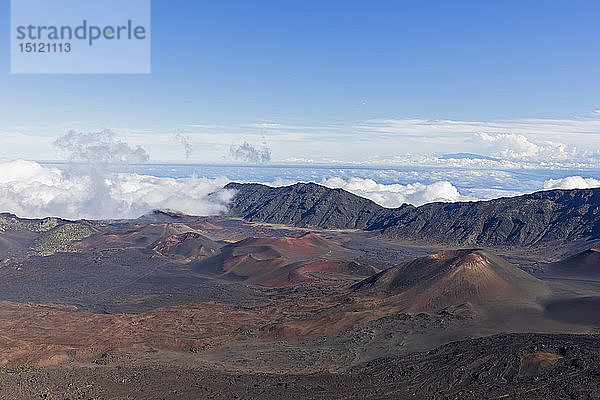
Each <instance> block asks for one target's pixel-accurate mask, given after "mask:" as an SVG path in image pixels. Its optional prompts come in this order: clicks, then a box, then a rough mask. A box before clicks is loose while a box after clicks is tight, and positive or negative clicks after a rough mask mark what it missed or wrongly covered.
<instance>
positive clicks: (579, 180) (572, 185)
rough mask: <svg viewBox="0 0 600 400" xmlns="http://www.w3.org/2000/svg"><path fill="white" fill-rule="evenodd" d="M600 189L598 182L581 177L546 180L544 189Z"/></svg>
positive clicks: (599, 181)
mask: <svg viewBox="0 0 600 400" xmlns="http://www.w3.org/2000/svg"><path fill="white" fill-rule="evenodd" d="M597 187H600V180H598V179H594V178H584V177H582V176H567V177H566V178H561V179H548V180H547V181H545V182H544V189H547V190H550V189H590V188H597Z"/></svg>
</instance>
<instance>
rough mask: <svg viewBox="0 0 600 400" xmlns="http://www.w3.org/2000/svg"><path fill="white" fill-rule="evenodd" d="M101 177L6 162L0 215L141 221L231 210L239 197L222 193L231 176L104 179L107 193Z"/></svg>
mask: <svg viewBox="0 0 600 400" xmlns="http://www.w3.org/2000/svg"><path fill="white" fill-rule="evenodd" d="M95 179H97V177H96V176H92V175H79V174H72V173H68V172H66V171H61V170H59V169H57V168H48V167H45V166H42V165H40V164H38V163H35V162H32V161H24V160H16V161H4V162H0V211H2V212H11V213H14V214H16V215H18V216H20V217H29V218H39V217H46V216H59V217H63V218H69V219H80V218H88V219H118V218H137V217H139V216H141V215H143V214H145V213H147V212H149V211H152V210H155V209H169V210H175V211H180V212H183V213H186V214H193V215H215V214H219V213H221V212H225V211H226V210H227V205H228V204H229V202H230V201H231V198H232V197H233V195H234V193H233V192H232V191H227V190H222V187H223V186H224V185H225V184H227V182H228V181H229V180H228V179H226V178H219V179H205V178H195V177H191V178H183V179H174V178H157V177H153V176H148V175H138V174H125V173H116V174H107V175H106V176H104V177H102V178H101V179H102V186H101V192H99V188H98V182H95ZM104 190H105V191H104ZM211 194H212V195H211Z"/></svg>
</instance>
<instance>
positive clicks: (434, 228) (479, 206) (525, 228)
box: [225, 183, 600, 246]
mask: <svg viewBox="0 0 600 400" xmlns="http://www.w3.org/2000/svg"><path fill="white" fill-rule="evenodd" d="M225 188H226V189H233V190H235V191H236V194H235V196H234V198H233V201H232V203H231V207H230V210H229V215H231V216H235V217H241V218H244V219H247V220H250V221H256V222H264V223H272V224H283V225H291V226H295V227H302V228H320V229H357V230H365V231H373V232H378V233H381V234H383V235H384V236H386V237H389V238H393V239H399V240H412V241H415V240H417V241H427V242H429V243H437V244H445V245H469V246H515V245H517V246H532V245H537V244H542V243H548V242H552V241H558V242H561V241H565V242H566V241H574V240H580V239H600V188H596V189H555V190H549V191H540V192H535V193H531V194H525V195H521V196H515V197H502V198H498V199H492V200H482V201H468V202H456V203H440V202H437V203H428V204H424V205H422V206H419V207H415V206H413V205H409V204H403V205H401V206H400V207H398V208H385V207H383V206H380V205H378V204H376V203H375V202H373V201H371V200H368V199H364V198H362V197H360V196H357V195H354V194H352V193H349V192H347V191H345V190H343V189H329V188H326V187H324V186H321V185H318V184H315V183H297V184H294V185H290V186H283V187H269V186H265V185H261V184H241V183H230V184H228V185H227V186H225Z"/></svg>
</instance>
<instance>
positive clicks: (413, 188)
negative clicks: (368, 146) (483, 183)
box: [320, 177, 462, 208]
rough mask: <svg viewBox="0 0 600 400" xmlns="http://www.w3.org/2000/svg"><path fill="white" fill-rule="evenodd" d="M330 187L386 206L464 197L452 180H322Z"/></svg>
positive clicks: (393, 206)
mask: <svg viewBox="0 0 600 400" xmlns="http://www.w3.org/2000/svg"><path fill="white" fill-rule="evenodd" d="M320 184H321V185H323V186H327V187H329V188H341V189H344V190H347V191H348V192H350V193H354V194H356V195H358V196H361V197H365V198H367V199H371V200H373V201H374V202H375V203H377V204H379V205H382V206H384V207H392V208H395V207H398V206H400V205H402V204H404V203H409V204H413V205H416V206H418V205H421V204H425V203H432V202H436V201H443V202H452V201H458V200H461V199H462V196H461V195H460V193H459V192H458V190H457V189H456V187H454V186H453V185H452V184H451V183H450V182H448V181H438V182H434V183H432V184H429V185H426V184H422V183H419V182H416V183H412V184H408V185H400V184H390V185H385V184H381V183H377V182H375V181H374V180H372V179H363V178H350V179H348V180H344V179H342V178H335V177H334V178H329V179H324V180H323V181H321V182H320Z"/></svg>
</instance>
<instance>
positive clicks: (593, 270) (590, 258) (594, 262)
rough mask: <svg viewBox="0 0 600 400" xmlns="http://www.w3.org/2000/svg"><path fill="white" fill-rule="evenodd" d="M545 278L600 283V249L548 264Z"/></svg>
mask: <svg viewBox="0 0 600 400" xmlns="http://www.w3.org/2000/svg"><path fill="white" fill-rule="evenodd" d="M545 274H546V275H547V276H556V277H564V278H573V279H585V280H593V281H600V249H589V250H586V251H584V252H581V253H578V254H575V255H573V256H571V257H568V258H566V259H564V260H561V261H558V262H555V263H551V264H548V266H547V267H546V268H545Z"/></svg>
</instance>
